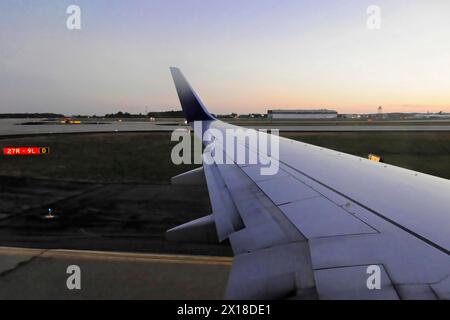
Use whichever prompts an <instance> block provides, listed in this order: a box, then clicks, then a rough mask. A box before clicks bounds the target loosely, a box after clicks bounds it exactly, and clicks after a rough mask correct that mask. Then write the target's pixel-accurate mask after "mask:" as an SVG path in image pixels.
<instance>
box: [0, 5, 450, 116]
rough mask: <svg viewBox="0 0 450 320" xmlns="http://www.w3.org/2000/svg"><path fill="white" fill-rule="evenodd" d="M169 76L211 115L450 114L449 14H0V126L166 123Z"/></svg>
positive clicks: (418, 8)
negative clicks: (373, 18)
mask: <svg viewBox="0 0 450 320" xmlns="http://www.w3.org/2000/svg"><path fill="white" fill-rule="evenodd" d="M70 4H76V5H78V6H80V8H81V24H82V28H81V30H77V31H70V30H68V29H67V28H66V19H67V17H68V14H67V13H66V8H67V7H68V6H69V5H70ZM369 5H378V6H379V7H380V8H381V10H382V13H381V29H379V30H369V29H368V28H367V26H366V21H367V19H368V14H367V13H366V9H367V7H368V6H369ZM169 66H178V67H180V68H181V69H182V71H183V72H184V74H185V75H186V77H187V78H188V80H189V81H190V82H191V84H192V86H193V87H194V88H195V89H196V91H197V93H198V94H199V96H200V97H201V98H202V100H203V102H204V103H205V104H206V105H207V106H208V107H209V109H210V110H211V112H213V113H231V112H237V113H249V112H266V110H267V109H268V108H319V107H321V108H322V107H323V108H332V109H336V110H337V111H338V112H340V113H359V112H376V108H377V107H378V106H380V105H382V106H383V109H384V111H385V112H394V111H401V112H409V111H414V112H426V111H441V110H442V111H447V112H450V1H448V0H427V1H423V0H370V1H365V0H334V1H331V0H308V1H306V0H303V1H302V0H289V1H287V0H270V1H269V0H220V1H218V0H177V1H175V0H173V1H170V0H161V1H159V0H158V1H148V0H129V1H123V0H70V1H65V0H40V1H35V0H27V1H22V0H2V1H1V2H0V113H4V112H57V113H65V114H69V115H70V114H97V115H102V114H105V113H111V112H117V111H118V110H122V111H128V112H132V113H139V112H142V113H143V112H145V110H146V108H145V107H146V106H147V107H148V111H156V110H172V109H177V108H179V102H178V99H177V96H176V92H175V89H174V86H173V84H172V80H171V77H170V73H169Z"/></svg>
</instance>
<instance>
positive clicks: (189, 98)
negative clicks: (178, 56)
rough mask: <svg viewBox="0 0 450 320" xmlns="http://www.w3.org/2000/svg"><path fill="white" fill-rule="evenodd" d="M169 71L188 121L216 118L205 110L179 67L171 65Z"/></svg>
mask: <svg viewBox="0 0 450 320" xmlns="http://www.w3.org/2000/svg"><path fill="white" fill-rule="evenodd" d="M170 72H171V73H172V78H173V81H174V83H175V88H176V89H177V93H178V98H179V99H180V103H181V108H182V109H183V113H184V116H185V117H186V120H187V121H188V122H193V121H204V120H205V121H207V120H216V119H215V118H214V117H213V116H212V115H211V114H210V113H209V112H208V110H206V108H205V106H204V105H203V103H202V102H201V101H200V99H199V98H198V96H197V94H196V93H195V91H194V90H192V87H191V86H190V85H189V83H188V82H187V80H186V78H185V77H184V75H183V73H182V72H181V70H180V69H178V68H174V67H171V68H170Z"/></svg>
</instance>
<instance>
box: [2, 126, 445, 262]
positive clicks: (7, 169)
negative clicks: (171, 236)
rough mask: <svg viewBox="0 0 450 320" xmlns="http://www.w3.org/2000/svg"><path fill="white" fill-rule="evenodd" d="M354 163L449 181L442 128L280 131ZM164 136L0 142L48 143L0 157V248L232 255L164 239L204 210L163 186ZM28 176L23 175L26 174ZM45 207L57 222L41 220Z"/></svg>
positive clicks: (204, 204)
mask: <svg viewBox="0 0 450 320" xmlns="http://www.w3.org/2000/svg"><path fill="white" fill-rule="evenodd" d="M283 136H287V137H288V138H291V139H296V140H301V141H304V142H308V143H312V144H315V145H320V146H324V147H328V148H331V149H335V150H339V151H342V152H347V153H351V154H355V155H359V156H362V157H367V155H368V154H369V153H376V154H378V155H381V156H382V157H383V159H384V161H385V162H387V163H389V164H393V165H398V166H402V167H406V168H409V169H413V170H418V171H421V172H424V173H429V174H433V175H437V176H440V177H443V178H447V179H449V178H450V132H435V133H432V132H408V133H389V132H376V133H365V132H364V133H363V132H346V133H283ZM174 144H176V142H172V141H170V133H114V134H104V133H97V134H60V135H44V136H33V137H20V138H18V137H16V138H0V147H6V146H33V145H34V146H49V147H50V148H51V154H50V155H47V156H37V157H5V156H3V155H2V156H0V246H20V247H35V248H51V249H58V248H62V249H85V250H105V251H129V252H149V253H181V254H204V255H231V249H230V248H229V246H228V245H226V244H225V245H205V244H192V243H189V244H187V243H170V242H167V241H166V240H165V237H164V232H165V231H166V230H167V229H169V228H172V227H174V226H177V225H179V224H182V223H184V222H187V221H190V220H192V219H196V218H199V217H201V216H204V215H207V214H209V213H211V208H210V203H209V198H208V193H207V190H206V188H205V187H192V186H189V187H183V186H171V185H169V179H170V177H172V176H174V175H176V174H178V173H181V172H184V171H188V170H190V169H193V168H194V167H195V166H193V165H183V166H176V165H174V164H172V162H171V161H170V152H171V149H172V146H173V145H174ZM30 177H32V178H30ZM49 208H52V210H53V213H54V214H55V215H57V219H54V220H46V219H43V216H45V215H46V214H47V213H48V209H49Z"/></svg>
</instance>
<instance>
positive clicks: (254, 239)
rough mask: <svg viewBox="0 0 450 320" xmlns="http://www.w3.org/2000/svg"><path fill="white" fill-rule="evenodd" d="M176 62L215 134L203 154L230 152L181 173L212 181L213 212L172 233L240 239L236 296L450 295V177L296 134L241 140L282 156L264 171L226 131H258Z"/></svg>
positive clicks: (192, 112) (183, 84) (191, 113)
mask: <svg viewBox="0 0 450 320" xmlns="http://www.w3.org/2000/svg"><path fill="white" fill-rule="evenodd" d="M171 73H172V76H173V79H174V82H175V86H176V89H177V92H178V95H179V99H180V102H181V106H182V109H183V112H184V114H185V116H186V119H187V121H188V122H189V123H190V124H192V125H193V127H194V131H195V134H196V135H198V136H200V137H202V136H203V134H204V133H205V132H206V131H208V134H209V135H210V139H209V140H208V141H209V142H208V141H207V142H206V143H205V149H204V151H203V159H204V160H205V159H211V158H212V156H213V153H214V155H217V154H221V155H222V158H224V159H227V160H228V161H225V162H226V163H223V162H218V161H204V164H203V167H202V168H200V169H196V170H193V171H190V172H187V173H184V174H181V175H179V176H177V177H174V178H173V179H172V181H173V183H178V184H186V185H188V184H197V183H204V182H205V181H206V184H207V187H208V191H209V195H210V200H211V206H212V209H213V212H212V214H211V215H209V216H206V217H204V218H201V219H198V220H195V221H191V222H188V223H186V224H184V225H181V226H179V227H176V228H173V229H171V230H168V231H167V238H168V239H169V240H175V241H206V242H213V241H226V240H227V241H229V242H230V244H231V247H232V249H233V253H234V256H235V257H234V262H233V266H232V269H231V272H230V277H229V282H228V286H227V290H226V294H225V298H226V299H278V298H300V299H449V298H450V257H449V250H450V181H449V180H446V179H442V178H438V177H434V176H431V175H427V174H423V173H419V172H415V171H411V170H407V169H403V168H399V167H395V166H392V165H388V164H384V163H376V162H373V161H370V160H367V159H363V158H360V157H356V156H352V155H349V154H345V153H342V152H337V151H333V150H329V149H326V148H322V147H317V146H313V145H310V144H306V143H302V142H296V141H292V140H289V139H285V138H279V150H278V152H274V150H272V149H271V148H268V149H267V150H266V151H264V150H260V149H258V148H254V147H253V146H251V145H250V144H249V143H248V142H247V140H245V139H244V140H241V142H240V145H241V146H242V147H244V148H246V149H247V151H248V153H249V158H250V157H251V156H250V155H253V156H256V157H259V158H261V159H265V160H266V161H265V163H268V162H267V160H273V161H274V163H278V168H279V169H278V171H277V172H276V173H275V174H272V175H264V174H262V170H261V169H262V168H263V167H264V164H261V163H256V164H254V163H249V162H248V163H245V162H244V163H239V162H238V161H236V160H235V159H233V158H232V157H231V155H230V153H231V151H230V149H229V148H227V147H226V143H227V141H226V131H227V130H229V129H230V130H238V129H240V130H241V131H240V134H244V135H249V134H252V133H253V132H254V130H252V129H242V128H238V127H236V126H233V125H230V124H227V123H224V122H222V121H219V120H217V119H216V118H215V117H214V116H213V115H211V114H210V113H209V112H208V111H207V109H206V108H205V107H204V105H203V104H202V103H201V101H200V99H199V98H198V96H197V95H196V94H195V92H194V91H193V90H192V88H191V87H190V85H189V84H188V82H187V81H186V79H185V78H184V76H183V74H182V73H181V71H180V70H179V69H177V68H171ZM197 121H201V125H200V126H196V127H195V126H194V123H196V122H197ZM211 129H213V130H211ZM209 131H211V132H209ZM258 134H259V133H258ZM262 134H264V133H262ZM211 136H212V138H211ZM211 141H214V142H215V143H214V147H212V143H211ZM213 158H214V157H213Z"/></svg>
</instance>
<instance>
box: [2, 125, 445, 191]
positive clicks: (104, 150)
mask: <svg viewBox="0 0 450 320" xmlns="http://www.w3.org/2000/svg"><path fill="white" fill-rule="evenodd" d="M282 135H283V136H286V137H288V138H291V139H295V140H301V141H304V142H307V143H311V144H315V145H320V146H323V147H327V148H331V149H335V150H339V151H342V152H346V153H350V154H354V155H358V156H362V157H367V155H368V154H369V153H375V154H378V155H381V156H382V157H383V159H384V161H385V162H387V163H389V164H393V165H397V166H401V167H405V168H408V169H413V170H417V171H420V172H424V173H429V174H432V175H436V176H440V177H443V178H446V179H450V132H435V133H434V132H411V133H401V132H399V133H389V132H371V133H366V132H343V133H331V132H330V133H283V134H282ZM175 144H176V142H172V141H170V133H114V134H100V133H95V134H68V135H52V136H35V137H24V138H7V139H1V140H0V147H2V148H3V147H6V146H48V147H50V148H51V154H50V155H48V156H34V157H6V156H3V155H2V156H0V175H3V176H18V177H34V178H45V179H55V180H66V181H86V182H104V183H114V182H122V183H123V182H125V183H154V184H165V183H168V182H169V179H170V177H172V176H174V175H176V174H178V173H181V172H184V171H187V170H190V169H193V168H194V167H195V166H194V165H181V166H176V165H174V164H172V162H171V159H170V153H171V149H172V147H173V146H174V145H175Z"/></svg>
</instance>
